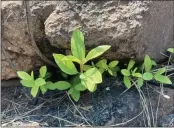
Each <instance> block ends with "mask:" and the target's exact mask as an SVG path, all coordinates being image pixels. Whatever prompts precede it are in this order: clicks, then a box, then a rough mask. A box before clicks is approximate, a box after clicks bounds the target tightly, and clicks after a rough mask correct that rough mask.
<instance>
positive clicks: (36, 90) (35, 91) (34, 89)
mask: <svg viewBox="0 0 174 128" xmlns="http://www.w3.org/2000/svg"><path fill="white" fill-rule="evenodd" d="M38 91H39V87H37V86H33V87H32V88H31V95H32V96H33V97H36V95H37V93H38Z"/></svg>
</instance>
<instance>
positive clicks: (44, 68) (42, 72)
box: [39, 66, 47, 78]
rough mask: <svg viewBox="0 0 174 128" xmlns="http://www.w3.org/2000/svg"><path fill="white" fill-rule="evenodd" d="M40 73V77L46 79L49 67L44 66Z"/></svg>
mask: <svg viewBox="0 0 174 128" xmlns="http://www.w3.org/2000/svg"><path fill="white" fill-rule="evenodd" d="M39 72H40V77H41V78H44V77H45V75H46V73H47V67H46V66H42V67H41V68H40V70H39Z"/></svg>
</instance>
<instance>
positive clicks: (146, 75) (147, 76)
mask: <svg viewBox="0 0 174 128" xmlns="http://www.w3.org/2000/svg"><path fill="white" fill-rule="evenodd" d="M143 79H144V80H152V79H153V74H152V73H150V72H145V73H144V74H143Z"/></svg>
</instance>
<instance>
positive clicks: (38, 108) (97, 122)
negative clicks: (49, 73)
mask: <svg viewBox="0 0 174 128" xmlns="http://www.w3.org/2000/svg"><path fill="white" fill-rule="evenodd" d="M12 84H13V83H12ZM125 90H126V88H125V87H124V85H123V84H122V83H121V82H120V81H119V80H117V79H115V78H114V79H113V78H108V79H106V80H105V81H104V83H103V84H101V85H98V89H97V91H96V92H94V93H89V92H84V93H83V94H81V99H80V101H79V102H78V103H75V106H74V105H73V103H72V102H71V100H69V97H68V96H67V95H66V93H65V92H60V91H50V92H47V93H46V94H45V95H40V96H39V97H38V98H37V99H33V98H32V97H31V96H30V90H29V89H26V88H23V87H21V86H19V87H10V88H2V89H1V120H2V122H1V123H2V126H16V125H20V126H23V125H27V124H28V126H31V125H33V122H35V124H37V125H40V126H45V127H48V126H49V127H59V126H60V127H61V126H88V125H91V126H119V127H121V126H124V127H126V126H129V127H133V126H134V127H135V126H136V127H143V126H149V125H148V122H147V117H146V115H145V112H144V111H143V107H142V106H141V102H140V96H139V93H138V91H136V89H135V88H132V89H130V90H128V91H126V92H125V93H124V91H125ZM142 90H143V92H144V94H145V96H146V98H147V103H148V108H149V114H150V115H149V118H150V120H151V122H150V123H151V124H150V125H151V126H171V127H172V126H174V90H173V89H169V88H164V93H165V94H166V95H169V96H170V99H166V98H164V97H163V96H161V98H160V102H159V107H158V114H157V117H158V118H157V119H156V110H157V106H158V99H159V93H157V91H160V88H159V87H157V86H153V85H146V86H144V87H143V89H142ZM77 109H78V110H77ZM79 112H80V113H79ZM152 115H153V116H152Z"/></svg>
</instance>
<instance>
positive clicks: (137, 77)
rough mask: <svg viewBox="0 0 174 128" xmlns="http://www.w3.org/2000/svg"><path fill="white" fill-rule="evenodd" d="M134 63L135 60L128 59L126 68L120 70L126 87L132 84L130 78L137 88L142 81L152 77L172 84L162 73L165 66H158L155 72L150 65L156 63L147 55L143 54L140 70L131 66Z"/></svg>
mask: <svg viewBox="0 0 174 128" xmlns="http://www.w3.org/2000/svg"><path fill="white" fill-rule="evenodd" d="M134 65H135V61H133V60H130V61H129V64H128V67H127V69H122V70H121V73H122V74H123V76H124V78H123V81H124V84H125V86H126V87H127V88H128V89H129V88H130V87H131V86H132V80H134V81H135V83H136V85H137V86H138V87H139V88H141V87H142V86H143V83H144V81H149V80H153V79H154V80H156V81H157V82H160V83H163V84H172V82H171V81H170V79H169V77H168V76H165V75H163V74H164V73H165V72H166V68H159V69H157V70H156V71H155V72H154V71H153V70H152V67H153V66H154V65H156V63H155V61H154V60H151V58H150V57H149V56H148V55H146V56H145V58H144V63H143V65H142V66H141V68H139V69H141V70H138V67H135V68H133V67H134ZM140 71H141V72H140Z"/></svg>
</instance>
